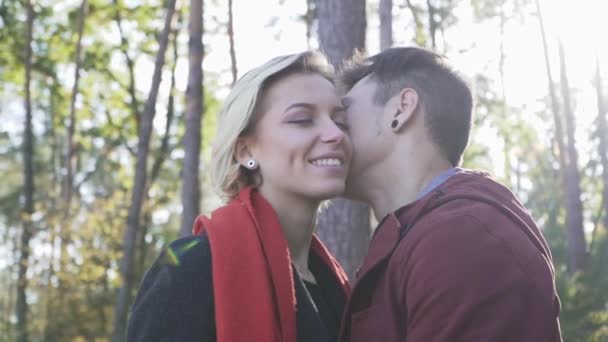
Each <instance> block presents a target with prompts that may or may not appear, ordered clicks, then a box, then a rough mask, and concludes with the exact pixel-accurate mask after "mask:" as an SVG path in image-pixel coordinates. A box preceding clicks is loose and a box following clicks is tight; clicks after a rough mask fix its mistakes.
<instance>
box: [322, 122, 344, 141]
mask: <svg viewBox="0 0 608 342" xmlns="http://www.w3.org/2000/svg"><path fill="white" fill-rule="evenodd" d="M345 138H346V133H345V132H344V130H343V129H342V128H340V127H339V126H338V125H337V124H336V123H335V122H334V121H333V120H331V119H329V120H327V121H326V124H324V126H323V132H322V135H321V139H322V140H323V141H324V142H327V143H336V144H340V143H342V142H343V141H344V139H345Z"/></svg>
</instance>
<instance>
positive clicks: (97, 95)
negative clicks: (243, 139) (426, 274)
mask: <svg viewBox="0 0 608 342" xmlns="http://www.w3.org/2000/svg"><path fill="white" fill-rule="evenodd" d="M310 2H311V4H312V5H311V7H312V8H313V9H314V8H315V5H314V4H315V1H310ZM220 3H221V2H220V1H211V4H212V5H213V6H215V7H220V6H221V5H222V4H220ZM283 3H284V4H283ZM287 3H288V2H286V1H282V0H277V5H281V4H283V5H285V6H286V4H287ZM465 3H466V4H467V5H468V6H469V10H470V11H472V14H473V18H474V20H477V21H480V22H481V21H496V19H498V18H500V17H502V19H503V20H506V21H509V20H517V21H520V20H525V18H528V19H527V20H533V19H529V18H530V13H532V12H533V11H532V10H531V8H532V7H533V1H532V0H470V1H469V2H465V1H463V0H442V1H433V2H432V4H433V6H434V7H435V9H436V10H437V15H436V16H435V21H436V22H437V24H438V25H439V27H438V30H439V31H441V32H442V31H446V30H450V28H452V27H455V26H458V25H459V23H461V20H462V19H461V18H459V16H458V14H457V13H458V12H457V11H456V10H455V9H456V7H458V6H461V5H463V4H465ZM79 5H80V3H79V1H40V2H37V3H36V5H35V7H34V9H35V13H36V17H35V22H34V28H35V29H34V42H33V53H34V56H33V62H34V72H33V80H32V97H33V99H34V104H33V109H34V133H35V156H34V163H35V165H34V169H35V173H36V187H37V192H36V194H35V202H36V213H35V215H34V223H35V228H36V233H35V235H34V239H33V241H32V256H31V257H30V260H29V263H30V269H29V273H28V278H29V279H30V284H29V289H28V303H29V304H30V312H29V316H30V326H29V330H30V336H32V337H33V340H36V341H38V340H40V341H85V340H86V341H92V340H95V341H106V340H109V336H110V333H111V330H112V327H111V324H112V322H113V317H112V316H113V309H114V308H113V302H114V300H115V297H116V296H115V291H116V289H117V287H118V286H119V285H120V284H119V277H118V267H119V265H118V262H119V260H120V256H121V255H120V254H121V253H122V252H121V246H122V239H123V230H124V227H125V221H126V216H127V208H128V204H129V201H130V200H131V198H130V196H131V187H132V179H133V173H134V163H135V158H134V151H135V150H136V148H137V128H138V116H139V112H140V111H141V110H142V108H143V101H144V100H145V98H146V96H147V92H148V91H149V84H148V82H149V79H148V78H149V74H150V73H151V72H150V70H151V66H152V64H153V59H154V56H155V52H156V49H157V40H156V39H157V34H158V32H159V31H160V28H161V26H162V18H163V1H161V0H152V1H146V2H142V1H126V0H116V1H102V0H91V1H90V5H89V13H88V15H87V17H86V20H85V30H84V40H83V46H84V50H83V55H82V56H83V69H82V70H81V79H80V89H79V95H78V97H77V101H76V121H77V126H76V133H75V137H74V139H75V144H76V158H75V159H76V163H75V165H76V168H75V177H74V185H73V192H74V200H73V201H72V207H71V208H69V210H67V208H65V203H64V202H63V200H62V197H61V192H62V182H63V178H64V176H65V167H64V164H65V153H66V146H65V145H66V136H67V128H66V127H67V123H68V115H69V108H70V100H71V92H72V84H73V75H74V59H75V57H74V53H75V46H76V35H77V33H76V23H77V21H78V18H77V16H78V6H79ZM23 6H24V4H23V1H17V0H3V1H0V119H2V123H0V174H1V176H2V183H1V184H2V185H0V288H2V289H3V290H4V289H6V290H4V291H0V342H3V341H13V340H14V337H15V335H14V333H15V316H14V308H15V286H16V284H15V283H16V278H17V265H16V262H17V260H18V259H19V254H18V245H17V243H18V241H19V237H20V233H21V230H20V229H21V228H20V227H21V219H22V218H21V215H20V212H21V206H22V201H23V198H22V191H23V188H22V187H23V186H22V183H23V175H22V173H23V170H22V164H21V159H22V156H21V144H22V121H23V120H22V117H23V109H22V108H23V93H24V90H23V84H24V74H25V73H24V66H23V63H22V61H23V52H24V51H25V48H24V47H25V42H24V37H25V34H24V30H25V26H24V22H25V11H24V8H23ZM237 6H238V5H237ZM397 9H398V10H399V11H402V12H407V13H408V15H409V17H408V18H409V19H408V20H410V22H413V23H414V24H413V28H414V29H413V30H412V37H411V41H412V42H415V43H416V44H418V45H420V46H426V47H429V45H430V44H431V43H430V42H429V41H430V38H429V37H430V34H429V20H428V19H429V18H428V2H426V1H413V0H412V1H407V2H406V3H405V4H397V3H395V10H397ZM187 10H188V9H187V7H186V6H185V3H184V6H183V7H182V8H181V10H180V12H181V13H182V16H184V14H187ZM301 15H302V16H300V17H297V16H296V17H295V18H296V20H297V18H300V19H310V20H311V25H314V23H312V21H314V20H313V19H314V17H315V16H316V13H314V11H313V13H311V16H312V17H313V18H305V16H304V15H305V14H304V13H302V14H301ZM369 15H376V14H375V13H370V14H369ZM118 18H120V25H119V22H118ZM185 18H187V16H184V17H183V18H182V21H184V19H185ZM210 21H211V22H210V23H208V22H206V26H207V28H208V31H207V32H206V33H205V34H210V35H215V36H223V35H225V30H224V28H223V26H222V25H224V22H225V20H223V19H222V18H218V17H213V16H212V17H211V18H210ZM207 24H209V25H207ZM236 24H237V25H238V23H236ZM302 24H304V23H302ZM394 25H396V24H394ZM177 27H179V28H180V31H179V32H178V38H177V45H178V46H177V60H176V59H175V58H174V56H173V54H172V53H168V54H167V63H166V65H165V73H164V75H163V84H162V85H161V92H160V96H159V100H158V103H157V113H158V114H157V117H156V120H155V123H154V132H153V136H152V140H151V146H150V148H151V155H150V161H149V163H148V165H149V167H150V169H151V168H152V165H153V164H154V161H155V160H159V159H164V163H162V166H161V168H160V170H159V172H158V177H156V178H155V179H154V180H153V181H151V183H150V184H149V185H148V187H149V188H148V190H149V191H148V200H147V202H146V205H145V207H144V210H143V211H144V212H143V214H142V215H143V216H144V217H145V218H146V219H145V220H143V221H142V222H145V223H146V233H145V236H142V237H141V239H140V242H142V241H143V245H141V244H140V245H138V246H137V248H138V254H137V255H138V256H137V260H138V265H139V266H138V267H137V270H136V272H137V279H141V277H142V276H143V271H144V269H145V268H147V267H148V265H150V264H151V262H152V261H153V260H154V258H155V257H156V255H157V254H158V252H159V250H160V249H161V248H162V246H164V245H165V244H167V243H168V242H169V241H171V240H173V239H174V238H176V237H177V234H178V227H179V223H180V196H179V195H180V194H179V193H180V191H181V180H180V175H181V174H180V172H181V161H182V158H183V149H182V145H181V142H182V139H183V135H184V131H185V127H184V114H183V113H184V111H185V89H184V86H185V85H183V84H178V85H177V86H176V89H175V90H174V92H173V93H174V96H175V97H174V118H173V123H172V125H171V126H170V127H169V130H168V131H167V132H168V135H167V148H166V150H163V149H162V148H161V146H162V142H163V138H164V134H165V129H166V120H167V118H168V109H167V107H168V102H169V100H168V99H169V92H170V91H169V88H170V79H171V77H170V76H171V75H170V74H171V69H172V67H173V66H174V64H175V63H176V62H177V63H178V65H180V64H183V65H187V57H188V56H187V41H188V37H187V32H186V30H185V28H186V27H187V23H185V22H178V23H177ZM276 30H281V27H273V28H272V32H275V31H276ZM121 32H122V36H121ZM440 36H442V35H438V36H437V37H438V38H440ZM122 38H124V39H122ZM440 39H441V38H440ZM208 40H209V41H212V39H207V38H205V42H206V43H207V41H208ZM237 46H238V37H237ZM439 46H440V47H441V50H443V51H442V52H445V53H446V54H449V52H450V49H452V48H455V47H451V46H450V44H449V41H448V42H444V43H442V44H439ZM170 50H171V49H170ZM206 51H207V53H210V52H209V51H212V50H211V49H209V48H208V47H207V46H206ZM212 52H213V53H215V52H214V51H212ZM499 53H500V52H499V51H496V55H497V56H498V55H499ZM127 58H129V59H130V60H132V61H133V69H132V70H131V69H130V67H129V64H128V63H127ZM183 65H182V66H183ZM177 70H178V71H177V72H184V70H185V68H177ZM132 73H133V75H134V78H133V79H131V74H132ZM224 73H225V75H224ZM228 74H229V68H228V67H226V69H225V70H221V71H219V72H218V71H217V70H205V88H204V92H205V93H204V112H205V113H204V119H203V138H202V140H203V141H202V147H203V150H202V157H203V158H202V165H201V173H200V174H201V179H202V188H203V189H202V190H203V203H204V208H202V209H203V210H208V209H209V207H208V206H210V205H212V204H214V203H215V202H214V201H213V196H211V190H210V188H209V179H208V172H206V167H207V164H208V161H209V158H210V155H211V150H210V142H211V139H212V138H213V135H214V133H215V127H216V124H217V121H216V114H217V112H218V110H219V107H220V104H221V102H220V100H218V97H221V95H218V94H225V92H226V88H227V86H226V84H227V82H225V81H223V79H225V78H226V75H228ZM178 79H180V78H179V77H178ZM181 79H183V77H182V78H181ZM132 82H134V83H132ZM606 83H608V82H606ZM472 84H473V89H474V92H475V101H476V108H475V114H476V119H475V129H474V131H473V136H472V139H471V144H470V147H469V149H468V150H467V153H466V154H465V157H464V165H465V166H466V167H471V168H483V169H489V170H492V169H494V170H493V171H494V173H495V174H497V177H498V178H499V179H500V180H501V181H503V182H504V183H505V184H507V185H508V186H509V187H510V188H512V189H513V191H514V192H515V193H516V194H517V195H518V196H519V197H520V198H521V199H522V200H523V202H524V204H525V205H526V207H527V208H528V209H529V210H530V211H531V213H532V215H533V216H534V217H535V218H536V219H537V221H538V222H539V225H540V226H541V227H542V229H543V232H544V234H545V237H546V238H547V240H548V242H549V244H550V246H551V250H552V252H553V255H554V260H555V265H556V274H557V284H556V285H557V287H558V290H559V293H560V295H561V301H562V316H561V323H562V329H563V335H564V340H565V341H607V340H608V272H606V265H608V234H607V231H608V227H604V226H603V225H602V220H601V219H600V218H601V217H602V215H608V213H606V212H602V211H601V210H600V208H601V205H602V198H601V190H602V187H603V186H605V185H604V184H602V182H601V180H600V179H601V177H600V174H601V168H602V165H601V164H600V163H599V161H598V160H599V156H598V155H597V147H596V146H595V145H594V146H593V148H594V152H590V155H591V157H590V159H589V160H588V162H586V164H585V165H582V166H581V175H582V180H581V186H582V188H583V191H584V197H585V198H584V201H583V203H584V205H585V212H586V213H587V214H586V222H587V224H588V225H589V227H590V228H591V229H592V230H593V233H592V234H589V236H588V238H589V249H590V255H591V258H590V262H589V265H588V266H587V268H586V269H585V271H584V272H581V273H577V274H570V273H568V271H567V269H566V265H567V248H566V229H565V212H564V208H563V207H564V204H563V203H562V198H563V196H562V190H561V189H562V185H561V181H560V172H559V164H558V162H557V159H556V155H555V152H554V151H555V148H554V142H553V136H554V132H553V127H552V126H551V124H550V123H551V122H552V121H551V116H550V112H549V106H548V105H545V106H544V107H543V108H541V109H540V110H534V111H531V110H530V109H529V108H520V107H515V106H512V105H511V104H510V103H509V99H508V98H505V96H504V94H503V93H502V92H501V91H500V90H501V85H500V81H499V80H497V79H492V78H490V77H488V76H487V75H485V74H484V72H483V71H480V72H479V74H478V75H476V76H475V77H474V79H473V80H472ZM131 90H132V91H131ZM133 97H134V98H133ZM539 100H540V101H542V102H543V103H548V102H547V100H546V99H539ZM589 135H590V137H591V139H592V140H593V141H595V140H597V136H598V132H597V131H593V132H589ZM587 152H588V151H587ZM497 160H501V161H502V162H501V163H499V164H498V166H496V161H497Z"/></svg>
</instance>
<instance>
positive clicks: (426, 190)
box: [416, 167, 460, 200]
mask: <svg viewBox="0 0 608 342" xmlns="http://www.w3.org/2000/svg"><path fill="white" fill-rule="evenodd" d="M459 171H460V168H457V167H453V168H451V169H448V170H445V171H444V172H442V173H441V174H439V175H438V176H437V177H435V178H433V180H432V181H431V182H430V183H429V184H427V186H425V187H424V189H422V191H420V193H419V194H418V196H416V200H419V199H421V198H422V197H424V196H426V195H427V194H428V193H430V192H431V191H433V190H435V189H436V188H437V187H438V186H440V185H441V184H443V183H444V182H445V181H447V180H448V179H449V178H450V177H452V176H453V175H455V174H457V173H458V172H459Z"/></svg>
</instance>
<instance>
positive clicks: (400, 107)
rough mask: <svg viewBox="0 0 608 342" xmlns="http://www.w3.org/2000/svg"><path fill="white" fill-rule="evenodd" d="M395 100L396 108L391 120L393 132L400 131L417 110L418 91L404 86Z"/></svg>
mask: <svg viewBox="0 0 608 342" xmlns="http://www.w3.org/2000/svg"><path fill="white" fill-rule="evenodd" d="M397 101H398V102H397V110H396V111H395V114H394V115H393V118H392V121H391V129H392V130H393V132H398V131H400V130H401V128H402V127H404V126H405V125H406V124H407V123H408V122H411V121H412V120H413V117H414V115H416V112H417V110H418V104H419V98H418V93H417V92H416V91H415V90H414V89H412V88H404V89H403V90H401V91H400V92H399V95H398V98H397Z"/></svg>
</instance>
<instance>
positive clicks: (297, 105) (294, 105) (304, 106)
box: [283, 102, 316, 113]
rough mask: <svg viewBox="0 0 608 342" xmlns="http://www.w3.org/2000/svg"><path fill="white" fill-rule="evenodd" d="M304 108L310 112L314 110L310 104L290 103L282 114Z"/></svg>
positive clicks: (313, 106)
mask: <svg viewBox="0 0 608 342" xmlns="http://www.w3.org/2000/svg"><path fill="white" fill-rule="evenodd" d="M298 107H300V108H305V109H310V110H314V109H315V108H316V107H315V105H313V104H312V103H306V102H296V103H292V104H290V105H289V106H287V108H285V110H284V111H283V113H286V112H288V111H289V110H291V109H294V108H298Z"/></svg>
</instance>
